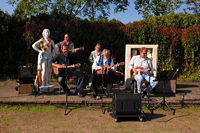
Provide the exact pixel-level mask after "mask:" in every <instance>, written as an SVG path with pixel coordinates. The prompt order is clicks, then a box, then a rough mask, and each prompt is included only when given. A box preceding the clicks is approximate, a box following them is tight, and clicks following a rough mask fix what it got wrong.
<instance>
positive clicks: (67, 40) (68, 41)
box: [56, 34, 84, 53]
mask: <svg viewBox="0 0 200 133" xmlns="http://www.w3.org/2000/svg"><path fill="white" fill-rule="evenodd" d="M63 44H66V45H68V47H69V50H68V51H69V52H71V53H75V52H77V51H79V50H84V47H80V48H74V43H73V42H72V41H71V40H70V39H69V35H68V34H65V35H64V40H63V41H62V42H59V43H57V44H56V46H57V48H58V49H60V50H61V46H62V45H63ZM60 50H59V51H60Z"/></svg>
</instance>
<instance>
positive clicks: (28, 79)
mask: <svg viewBox="0 0 200 133" xmlns="http://www.w3.org/2000/svg"><path fill="white" fill-rule="evenodd" d="M17 82H18V83H20V84H33V77H20V78H19V80H18V81H17Z"/></svg>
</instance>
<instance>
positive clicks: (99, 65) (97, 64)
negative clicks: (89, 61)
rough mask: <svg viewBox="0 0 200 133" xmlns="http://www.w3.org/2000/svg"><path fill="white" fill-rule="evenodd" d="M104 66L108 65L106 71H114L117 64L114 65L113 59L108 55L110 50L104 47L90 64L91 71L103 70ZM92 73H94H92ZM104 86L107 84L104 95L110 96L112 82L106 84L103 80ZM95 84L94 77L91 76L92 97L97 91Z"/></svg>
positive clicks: (95, 95)
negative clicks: (100, 53)
mask: <svg viewBox="0 0 200 133" xmlns="http://www.w3.org/2000/svg"><path fill="white" fill-rule="evenodd" d="M104 66H108V67H109V69H107V71H108V72H112V71H116V69H117V67H118V64H116V65H114V61H113V59H112V58H111V57H110V51H109V50H108V49H104V50H103V51H102V55H100V56H98V57H96V58H95V60H94V63H93V65H92V70H93V71H96V72H97V71H99V70H100V71H102V72H103V71H104V70H105V69H106V68H105V67H104ZM93 74H94V73H93ZM104 83H105V84H104V86H107V89H106V91H105V95H106V96H107V97H110V92H111V89H112V84H106V82H104ZM97 86H98V85H97V84H96V83H95V81H94V77H92V91H93V97H94V98H96V97H97V96H98V92H97Z"/></svg>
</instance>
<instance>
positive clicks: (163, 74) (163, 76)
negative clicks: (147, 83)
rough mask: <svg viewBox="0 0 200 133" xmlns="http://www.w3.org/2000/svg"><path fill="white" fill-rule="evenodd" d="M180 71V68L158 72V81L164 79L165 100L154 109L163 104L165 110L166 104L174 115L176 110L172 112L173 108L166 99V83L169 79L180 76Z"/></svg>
mask: <svg viewBox="0 0 200 133" xmlns="http://www.w3.org/2000/svg"><path fill="white" fill-rule="evenodd" d="M179 73H180V71H179V70H177V71H176V70H170V71H161V72H160V73H158V75H157V77H156V80H157V81H164V83H163V100H162V101H161V102H160V103H158V104H156V105H155V106H154V107H153V108H152V110H155V109H156V107H158V106H159V105H161V106H162V107H163V110H164V109H165V106H166V107H167V108H168V109H169V110H170V112H171V113H172V114H173V115H174V114H175V111H174V112H172V110H171V109H170V107H169V106H168V104H167V102H166V100H165V92H166V87H165V84H166V82H167V81H168V80H173V79H176V77H177V76H178V74H179Z"/></svg>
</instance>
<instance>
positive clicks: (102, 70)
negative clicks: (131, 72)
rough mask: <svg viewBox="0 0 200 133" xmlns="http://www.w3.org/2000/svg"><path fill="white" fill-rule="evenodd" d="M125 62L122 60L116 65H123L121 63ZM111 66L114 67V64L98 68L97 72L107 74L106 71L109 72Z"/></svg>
mask: <svg viewBox="0 0 200 133" xmlns="http://www.w3.org/2000/svg"><path fill="white" fill-rule="evenodd" d="M124 64H125V63H124V62H120V63H117V64H115V65H114V67H117V66H121V65H124ZM111 67H113V66H109V65H105V66H102V69H100V70H97V74H105V73H108V72H109V69H110V68H111Z"/></svg>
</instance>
